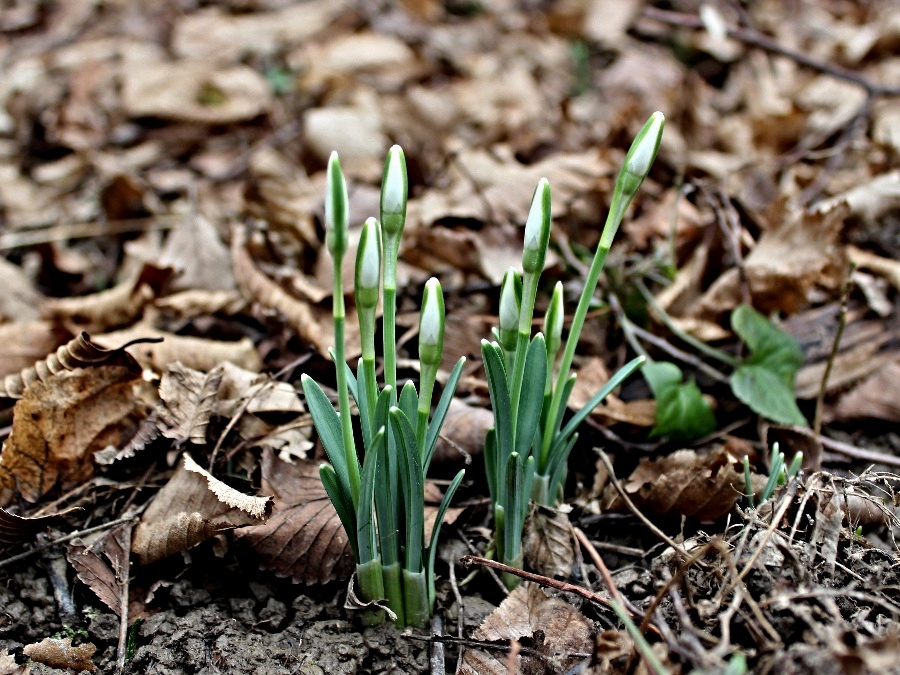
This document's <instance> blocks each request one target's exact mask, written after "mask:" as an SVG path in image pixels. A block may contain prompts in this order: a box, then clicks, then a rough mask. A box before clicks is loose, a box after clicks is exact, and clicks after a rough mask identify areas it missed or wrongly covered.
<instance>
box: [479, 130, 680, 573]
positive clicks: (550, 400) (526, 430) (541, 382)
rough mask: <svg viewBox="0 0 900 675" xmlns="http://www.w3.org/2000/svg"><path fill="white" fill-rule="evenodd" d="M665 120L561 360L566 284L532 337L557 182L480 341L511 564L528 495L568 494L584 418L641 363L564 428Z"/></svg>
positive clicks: (642, 158) (534, 207)
mask: <svg viewBox="0 0 900 675" xmlns="http://www.w3.org/2000/svg"><path fill="white" fill-rule="evenodd" d="M664 126H665V118H664V117H663V115H662V113H658V112H657V113H654V114H653V115H651V116H650V118H649V119H648V120H647V122H646V124H644V126H643V128H642V129H641V131H640V132H639V133H638V135H637V136H636V137H635V140H634V143H632V146H631V149H630V150H629V151H628V154H627V155H626V157H625V161H624V163H623V166H622V170H621V171H620V172H619V177H618V180H617V181H616V185H615V189H614V191H613V198H612V203H611V205H610V210H609V214H608V216H607V219H606V224H605V225H604V227H603V231H602V233H601V235H600V241H599V244H598V246H597V250H596V252H595V254H594V259H593V262H592V263H591V267H590V271H589V272H588V276H587V279H586V281H585V285H584V288H583V290H582V293H581V297H580V299H579V302H578V306H577V308H576V310H575V314H574V316H573V318H572V324H571V326H570V328H569V334H568V336H567V338H566V342H565V348H564V350H563V354H562V357H561V360H560V363H559V366H558V368H557V367H556V361H557V356H558V353H559V350H560V347H561V343H562V329H563V323H564V310H563V289H562V285H561V284H559V283H557V285H556V286H555V288H554V291H553V295H552V296H551V300H550V305H549V306H548V309H547V313H546V315H545V316H544V334H541V333H538V334H537V335H536V336H535V337H533V338H532V325H533V320H534V304H535V297H536V294H537V289H538V284H539V281H540V276H541V272H542V271H543V268H544V262H545V260H546V255H547V247H548V245H549V242H550V226H551V215H550V184H549V183H548V182H547V180H546V179H541V180H540V182H539V183H538V185H537V188H536V189H535V192H534V197H533V198H532V202H531V208H530V209H529V213H528V218H527V221H526V223H525V237H524V246H523V251H522V276H521V291H520V292H519V291H518V290H517V286H516V280H517V279H518V275H517V274H516V273H515V272H514V271H513V270H510V271H509V272H507V274H506V276H505V277H504V280H503V286H502V288H501V292H500V317H499V319H500V321H499V323H500V325H499V329H498V330H497V331H495V335H496V337H497V342H489V341H487V340H483V341H482V346H481V349H482V358H483V360H484V366H485V373H486V375H487V380H488V388H489V390H490V394H491V406H492V409H493V412H494V428H493V429H492V430H491V431H490V432H489V433H488V436H487V439H486V441H485V467H486V472H487V477H488V488H489V490H490V493H491V503H492V505H493V509H494V518H495V529H496V546H497V553H498V558H499V559H500V560H501V561H502V562H504V563H506V564H508V565H512V566H521V564H522V559H521V553H522V550H521V540H522V528H523V526H524V522H525V516H526V514H527V508H528V502H529V498H531V499H534V501H535V502H537V503H538V504H542V505H546V506H555V505H556V504H557V502H558V501H559V499H560V498H561V497H562V489H563V485H564V483H565V478H566V471H567V464H568V458H569V454H570V453H571V451H572V448H573V447H574V445H575V441H576V440H577V437H578V434H577V429H578V426H579V425H580V424H581V422H582V421H584V419H585V418H586V417H587V416H588V415H589V414H590V412H591V411H592V410H593V409H594V408H595V407H597V405H599V404H600V402H601V401H602V400H603V399H604V398H606V396H608V395H609V393H610V392H611V391H613V389H615V388H616V387H618V386H619V384H621V383H622V381H623V380H625V378H627V377H628V376H629V375H631V374H632V373H633V372H634V371H635V370H637V369H638V368H640V366H641V365H642V364H643V361H644V359H643V357H638V358H636V359H634V360H632V361H631V362H629V363H628V364H626V365H625V366H624V367H623V368H622V369H620V370H619V371H618V372H617V373H616V374H615V375H614V376H613V377H612V378H610V380H609V382H607V384H606V385H605V386H604V387H603V388H602V389H601V390H600V391H598V392H597V393H596V394H595V395H594V397H593V398H591V399H590V400H589V401H588V402H587V404H585V405H584V406H583V407H582V408H581V409H580V410H579V411H578V412H577V413H575V415H574V416H573V417H572V418H571V419H570V420H569V422H568V423H567V424H566V425H565V426H564V427H563V426H562V422H563V418H564V415H565V412H566V408H567V406H568V400H569V396H570V395H571V393H572V388H573V387H574V384H575V376H574V375H571V374H570V371H571V367H572V361H573V359H574V356H575V348H576V346H577V344H578V340H579V337H580V335H581V330H582V328H583V327H584V321H585V318H586V316H587V312H588V308H589V306H590V304H591V301H592V299H593V296H594V292H595V290H596V288H597V284H598V282H599V279H600V273H601V271H602V269H603V264H604V262H605V260H606V257H607V254H608V253H609V248H610V246H611V245H612V241H613V239H614V237H615V234H616V231H617V230H618V228H619V225H620V224H621V222H622V219H623V217H624V215H625V211H626V210H627V208H628V205H629V204H630V203H631V201H632V199H633V198H634V195H635V194H636V193H637V191H638V189H639V188H640V186H641V183H643V181H644V178H646V176H647V174H648V173H649V171H650V167H651V166H652V164H653V161H654V160H655V158H656V154H657V152H658V151H659V144H660V139H661V138H662V133H663V127H664ZM516 310H518V314H517V316H516ZM516 319H517V320H516ZM514 326H515V340H513V332H512V331H513V327H514ZM505 580H506V581H507V583H508V585H510V586H512V585H514V584H516V583H518V579H517V578H516V577H510V578H508V579H505Z"/></svg>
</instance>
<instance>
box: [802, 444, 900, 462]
mask: <svg viewBox="0 0 900 675" xmlns="http://www.w3.org/2000/svg"><path fill="white" fill-rule="evenodd" d="M819 441H821V443H822V446H823V447H825V448H827V449H828V450H834V451H835V452H839V453H840V454H842V455H845V456H847V457H852V458H853V459H858V460H860V461H863V462H873V463H875V464H884V465H886V466H895V467H900V457H897V456H896V455H888V454H885V453H883V452H878V451H877V450H869V449H868V448H859V447H857V446H855V445H850V444H849V443H842V442H841V441H836V440H834V439H832V438H828V437H826V436H819Z"/></svg>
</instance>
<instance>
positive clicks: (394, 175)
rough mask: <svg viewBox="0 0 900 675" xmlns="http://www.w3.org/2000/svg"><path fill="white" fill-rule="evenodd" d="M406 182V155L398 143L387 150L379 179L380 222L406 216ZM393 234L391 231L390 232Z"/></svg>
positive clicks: (383, 222)
mask: <svg viewBox="0 0 900 675" xmlns="http://www.w3.org/2000/svg"><path fill="white" fill-rule="evenodd" d="M407 192H408V182H407V175H406V157H405V156H404V154H403V149H402V148H401V147H400V146H399V145H394V146H392V147H391V149H390V150H389V151H388V156H387V160H385V163H384V175H383V176H382V179H381V221H382V224H385V223H386V222H391V223H393V221H394V220H395V219H397V218H400V219H401V221H400V226H401V227H402V219H403V218H405V217H406V200H407ZM391 234H393V231H392V232H391Z"/></svg>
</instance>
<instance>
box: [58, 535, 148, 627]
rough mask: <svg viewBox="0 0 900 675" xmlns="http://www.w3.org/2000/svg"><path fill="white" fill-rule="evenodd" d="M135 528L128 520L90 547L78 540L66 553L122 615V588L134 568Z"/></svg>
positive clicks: (99, 594) (89, 584)
mask: <svg viewBox="0 0 900 675" xmlns="http://www.w3.org/2000/svg"><path fill="white" fill-rule="evenodd" d="M131 527H132V525H131V524H130V523H125V524H123V525H120V526H119V527H116V528H113V529H112V530H109V531H107V532H104V533H103V535H101V536H100V537H98V538H97V539H96V540H95V541H94V542H93V543H92V544H91V545H90V546H86V545H85V544H84V543H83V542H82V541H81V540H75V541H74V542H73V543H72V544H71V545H70V546H69V550H68V551H67V552H66V557H67V558H68V560H69V562H70V563H71V564H72V567H74V568H75V573H76V574H77V575H78V578H79V579H80V580H81V582H82V583H84V584H85V585H86V586H87V587H88V588H90V589H91V590H92V591H93V592H94V594H95V595H96V596H97V597H98V598H99V599H100V601H101V602H102V603H103V604H104V605H106V606H107V607H109V608H110V609H111V610H112V611H113V613H115V615H116V616H118V617H120V618H122V587H123V585H124V586H127V585H128V583H129V574H130V569H131V561H130V559H129V555H130V546H129V542H130V541H131V531H130V530H129V529H127V528H131ZM101 554H102V556H101ZM104 557H105V558H106V560H104ZM125 618H126V620H127V618H128V617H125Z"/></svg>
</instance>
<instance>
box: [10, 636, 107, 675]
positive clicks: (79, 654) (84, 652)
mask: <svg viewBox="0 0 900 675" xmlns="http://www.w3.org/2000/svg"><path fill="white" fill-rule="evenodd" d="M22 651H23V652H24V654H25V656H27V657H28V658H30V659H31V660H32V661H37V662H38V663H43V664H44V665H47V666H50V667H51V668H72V669H74V670H89V671H90V672H92V673H93V672H96V670H97V666H95V665H94V662H93V661H92V660H91V659H92V657H93V656H94V653H95V652H96V651H97V647H95V646H94V645H93V644H91V643H90V642H86V643H85V644H83V645H79V646H77V647H73V646H72V638H61V639H59V638H44V639H43V640H41V641H40V642H36V643H34V644H30V645H25V647H24V648H23V649H22Z"/></svg>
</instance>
